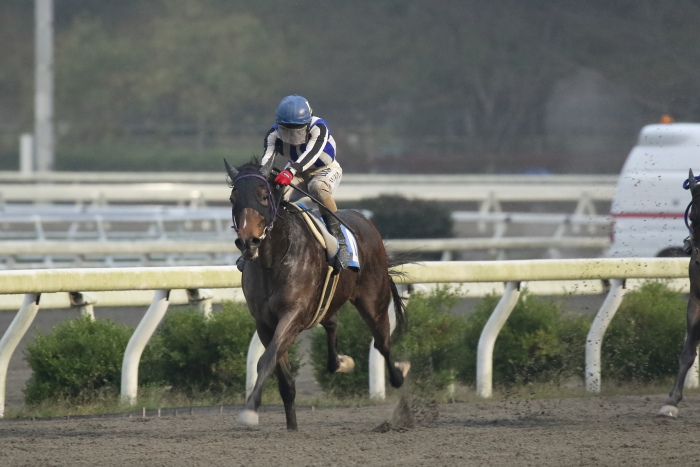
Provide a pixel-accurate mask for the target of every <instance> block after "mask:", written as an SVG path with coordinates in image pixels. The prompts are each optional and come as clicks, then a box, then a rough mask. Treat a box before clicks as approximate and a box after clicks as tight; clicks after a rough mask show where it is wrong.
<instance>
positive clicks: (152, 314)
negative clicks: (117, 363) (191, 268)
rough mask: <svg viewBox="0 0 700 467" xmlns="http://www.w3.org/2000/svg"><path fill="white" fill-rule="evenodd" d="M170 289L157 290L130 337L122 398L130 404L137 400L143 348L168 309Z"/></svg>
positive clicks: (124, 368) (123, 377)
mask: <svg viewBox="0 0 700 467" xmlns="http://www.w3.org/2000/svg"><path fill="white" fill-rule="evenodd" d="M169 296H170V290H156V292H155V295H154V297H153V301H152V302H151V306H150V307H149V308H148V310H147V311H146V314H145V315H144V316H143V319H141V322H140V323H139V325H138V327H137V328H136V331H134V334H132V336H131V339H129V344H128V345H127V346H126V350H125V351H124V360H123V362H122V386H121V400H122V402H126V403H128V404H134V403H135V402H136V395H137V393H138V386H139V362H140V360H141V354H142V353H143V349H144V348H145V347H146V344H148V340H149V339H150V338H151V336H152V335H153V333H154V332H155V330H156V328H157V327H158V324H160V321H161V320H162V319H163V316H164V315H165V312H166V311H167V310H168V304H169V302H168V297H169Z"/></svg>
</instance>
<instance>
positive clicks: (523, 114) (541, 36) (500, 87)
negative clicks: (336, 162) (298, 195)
mask: <svg viewBox="0 0 700 467" xmlns="http://www.w3.org/2000/svg"><path fill="white" fill-rule="evenodd" d="M54 6H55V18H56V29H55V33H56V61H55V64H56V83H55V84H56V86H55V89H56V123H57V135H58V144H59V149H60V148H61V146H62V145H63V147H66V146H70V145H75V144H83V145H84V144H86V142H95V141H99V142H104V141H110V144H111V141H119V142H122V143H123V142H125V141H128V142H133V141H136V142H137V143H138V144H140V145H142V146H149V145H151V146H154V145H161V146H163V145H165V146H166V148H167V146H170V147H172V146H190V147H198V148H200V152H201V148H203V147H216V148H218V149H221V148H226V147H231V146H232V145H234V144H235V145H236V146H237V147H246V148H248V147H251V146H252V145H253V142H254V145H255V147H259V146H260V144H261V140H262V136H263V135H264V133H265V131H266V127H267V125H269V124H270V123H271V121H272V116H273V113H274V108H275V106H276V104H277V102H279V99H280V98H281V97H282V96H284V95H286V94H291V93H299V94H302V95H304V96H305V97H307V98H308V99H309V100H310V101H311V103H312V105H313V106H314V109H315V111H316V112H317V113H318V114H319V115H321V116H323V117H324V118H325V119H327V120H328V121H329V124H330V125H331V128H332V131H333V133H334V135H335V136H336V140H337V142H338V146H339V148H338V153H339V158H340V159H341V161H342V163H343V165H344V166H345V167H346V170H348V169H351V170H356V171H357V170H377V169H381V168H382V166H381V165H380V159H379V158H380V157H384V159H382V160H385V161H387V162H386V163H385V165H386V168H387V170H392V171H404V172H407V171H412V170H416V169H417V168H419V169H423V170H428V169H429V170H431V171H445V170H453V171H502V170H506V171H508V170H510V169H511V166H512V167H513V169H517V168H522V167H523V166H525V165H526V162H524V163H520V162H519V159H523V160H525V159H532V158H533V156H538V155H542V154H543V153H544V152H546V150H547V148H546V147H543V135H544V133H545V128H543V122H544V116H543V114H544V112H545V105H546V102H547V100H548V99H549V98H550V93H551V92H552V89H553V87H554V85H555V84H556V83H558V82H560V79H561V78H562V77H567V76H569V75H571V74H575V73H576V72H577V71H578V70H580V69H581V68H585V69H588V70H593V71H594V72H595V73H596V75H599V76H601V77H602V79H604V80H607V81H609V82H611V83H613V84H616V85H617V86H618V88H619V89H620V90H621V91H620V92H622V93H625V94H628V95H629V97H630V99H631V100H633V101H635V102H638V103H640V104H641V106H642V107H643V108H644V109H648V110H649V115H661V114H662V113H670V114H671V115H672V116H674V117H675V118H676V121H682V120H685V121H688V120H690V121H693V120H696V121H697V120H700V98H698V97H697V96H699V95H700V93H699V92H698V91H700V78H699V76H700V73H698V71H700V70H698V68H699V67H700V65H699V64H700V49H698V47H697V33H696V31H695V28H696V26H695V25H696V24H697V23H698V21H700V5H699V4H698V3H697V2H689V1H687V0H668V1H666V2H663V3H662V4H659V3H658V2H654V1H652V0H620V1H618V2H609V1H605V0H590V1H588V2H557V3H551V2H544V1H542V0H540V1H531V2H522V1H519V0H498V1H495V2H478V1H476V0H442V1H440V2H434V1H428V0H414V1H412V2H405V1H400V0H373V1H372V0H356V1H354V2H318V1H316V0H297V1H295V2H287V1H284V0H257V1H256V2H247V1H243V0H202V1H198V2H192V1H187V0H151V1H149V2H142V1H138V0H123V1H121V2H113V1H108V0H61V1H56V2H55V5H54ZM0 40H2V43H3V44H10V45H11V46H9V47H2V48H0V63H2V66H0V124H2V126H0V132H2V131H4V132H5V133H4V134H10V135H11V138H10V139H11V140H12V146H13V148H16V140H17V137H18V133H19V132H21V131H26V129H27V128H26V127H27V126H29V127H30V128H31V116H32V109H33V93H32V92H31V91H32V84H33V80H32V78H31V77H32V76H33V2H29V1H27V0H3V1H2V2H0ZM636 125H637V124H636V123H633V124H632V125H631V126H630V127H629V128H630V129H631V130H627V131H629V132H630V134H629V135H625V136H624V137H631V138H633V137H634V131H636V130H637V127H636ZM626 128H627V127H626ZM620 131H623V130H620ZM234 135H235V136H234ZM156 137H157V138H158V140H156ZM235 137H237V138H238V140H236V141H235V142H232V139H234V138H235ZM243 139H245V141H242V140H243ZM3 141H4V139H3V138H2V137H1V136H0V155H3V160H2V161H0V168H7V167H8V164H7V163H6V161H5V156H4V154H5V153H4V152H3V147H4V146H2V142H3ZM88 152H89V151H88ZM411 155H415V156H420V157H422V159H423V163H424V165H423V166H418V165H414V164H415V163H416V161H413V160H412V159H411V158H410V157H409V156H411ZM387 156H397V158H393V157H387ZM398 156H400V157H401V158H400V159H399V158H398ZM620 156H621V157H622V158H624V154H621V155H620ZM441 158H443V159H441ZM59 162H60V161H59ZM61 167H62V168H64V169H68V168H71V167H70V164H67V165H66V164H61Z"/></svg>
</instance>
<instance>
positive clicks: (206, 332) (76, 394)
mask: <svg viewBox="0 0 700 467" xmlns="http://www.w3.org/2000/svg"><path fill="white" fill-rule="evenodd" d="M133 332H134V328H132V327H130V326H126V325H121V324H115V323H113V322H111V321H103V320H99V319H96V320H93V319H90V318H79V319H76V320H71V321H65V322H63V323H61V324H59V325H58V326H56V327H54V329H53V331H52V332H51V333H49V334H46V335H44V334H42V333H41V332H39V333H38V334H37V337H36V339H35V340H34V341H33V342H31V343H29V344H28V346H27V350H26V352H25V358H26V360H27V362H28V364H29V366H30V368H31V369H32V372H33V373H32V376H31V378H30V379H29V381H28V383H27V386H26V388H25V390H24V392H25V401H26V402H27V404H37V403H40V402H42V401H44V400H56V399H68V400H89V399H90V398H95V397H98V396H100V395H102V394H105V392H107V393H112V394H115V395H116V394H118V393H119V389H120V385H121V368H122V361H123V358H124V351H125V349H126V346H127V344H128V342H129V338H130V337H131V335H132V334H133ZM254 332H255V322H254V320H253V318H252V317H251V316H250V313H249V312H248V309H247V307H246V306H245V305H244V304H238V303H227V304H225V305H224V306H223V307H222V309H221V311H218V312H215V313H212V314H211V316H210V318H206V317H205V316H204V315H202V314H201V313H199V312H198V311H197V310H194V309H191V308H189V309H182V310H175V311H171V312H169V313H167V314H166V315H165V317H164V319H163V322H162V323H161V324H160V326H159V327H158V330H157V331H156V333H155V335H154V336H153V338H152V339H151V341H150V342H149V344H148V345H147V346H146V348H145V350H144V353H143V355H142V358H141V363H140V366H139V385H140V386H171V387H172V390H173V391H177V392H179V393H182V394H184V395H186V396H189V397H193V396H196V395H199V394H202V393H204V392H206V393H209V394H215V395H223V396H228V395H238V396H242V395H243V394H244V393H245V379H246V359H247V353H248V346H249V344H250V338H251V337H252V335H253V333H254ZM290 361H291V363H292V372H293V373H294V374H296V373H297V372H298V369H299V366H300V357H299V355H298V352H297V350H296V346H293V347H292V349H291V350H290ZM274 379H275V378H274V375H273V377H272V378H269V380H270V381H268V386H270V385H274Z"/></svg>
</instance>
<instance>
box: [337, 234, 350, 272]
mask: <svg viewBox="0 0 700 467" xmlns="http://www.w3.org/2000/svg"><path fill="white" fill-rule="evenodd" d="M335 258H336V263H337V264H338V266H339V267H340V269H345V268H347V267H348V264H350V260H351V259H352V256H350V252H349V251H348V246H347V245H346V244H345V239H344V238H341V239H339V240H338V252H337V253H336V254H335Z"/></svg>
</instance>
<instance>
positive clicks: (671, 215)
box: [610, 212, 683, 219]
mask: <svg viewBox="0 0 700 467" xmlns="http://www.w3.org/2000/svg"><path fill="white" fill-rule="evenodd" d="M610 215H611V216H612V217H624V218H628V219H629V218H641V217H644V218H652V219H683V213H682V212H681V213H677V212H613V213H610Z"/></svg>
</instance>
